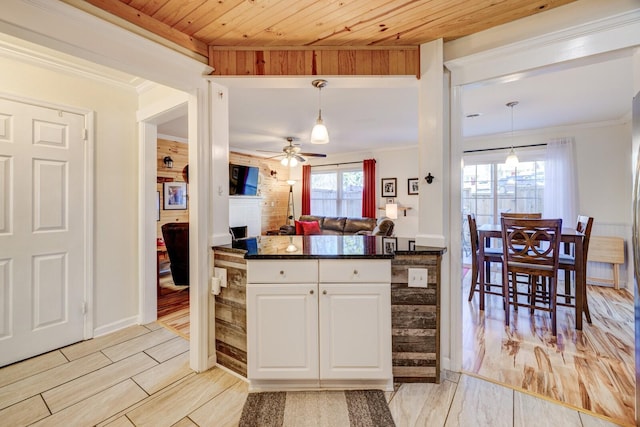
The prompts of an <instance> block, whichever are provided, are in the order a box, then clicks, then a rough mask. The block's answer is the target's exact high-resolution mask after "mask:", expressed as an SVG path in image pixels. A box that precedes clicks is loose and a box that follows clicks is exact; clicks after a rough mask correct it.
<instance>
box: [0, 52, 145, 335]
mask: <svg viewBox="0 0 640 427" xmlns="http://www.w3.org/2000/svg"><path fill="white" fill-rule="evenodd" d="M0 91H2V92H5V93H11V94H14V95H17V96H24V97H28V98H32V99H36V100H41V101H45V102H49V103H55V104H64V105H68V106H73V107H77V108H85V109H89V110H93V111H95V112H96V115H95V206H94V209H95V236H94V239H95V240H94V245H95V253H94V256H95V270H94V273H95V287H94V301H95V306H94V307H95V313H94V322H95V323H94V327H95V329H98V330H99V329H100V328H104V327H106V326H108V325H109V324H111V323H115V322H120V321H122V320H123V319H127V318H131V317H134V316H136V315H137V312H138V284H137V274H138V266H137V260H138V259H137V252H136V250H137V235H138V232H137V194H136V189H137V185H136V183H137V167H138V151H137V127H136V121H135V112H136V108H137V94H136V93H135V91H133V90H125V89H123V88H121V87H117V86H112V85H107V84H104V83H99V82H97V81H94V80H89V79H86V78H81V77H77V76H71V75H67V74H64V73H62V72H58V71H51V70H48V69H44V68H41V67H38V66H34V65H31V64H26V63H22V62H19V61H17V60H13V59H8V58H3V59H2V67H0Z"/></svg>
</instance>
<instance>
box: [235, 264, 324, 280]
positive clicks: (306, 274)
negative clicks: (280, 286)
mask: <svg viewBox="0 0 640 427" xmlns="http://www.w3.org/2000/svg"><path fill="white" fill-rule="evenodd" d="M317 282H318V261H317V260H300V261H285V260H277V259H272V260H248V261H247V283H317Z"/></svg>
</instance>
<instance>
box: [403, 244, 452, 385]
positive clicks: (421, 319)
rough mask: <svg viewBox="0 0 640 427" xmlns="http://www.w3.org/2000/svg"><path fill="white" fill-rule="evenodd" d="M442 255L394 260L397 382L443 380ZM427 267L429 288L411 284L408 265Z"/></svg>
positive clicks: (406, 257) (410, 256)
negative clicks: (441, 374) (441, 333)
mask: <svg viewBox="0 0 640 427" xmlns="http://www.w3.org/2000/svg"><path fill="white" fill-rule="evenodd" d="M441 259H442V257H441V256H440V255H429V254H420V253H417V254H415V255H396V256H395V257H394V259H392V260H391V328H392V337H391V340H392V344H391V346H392V352H393V356H392V360H393V380H394V382H435V383H439V382H440V287H441V283H440V262H441ZM409 268H426V269H428V276H427V283H428V286H427V288H410V287H409V286H408V281H409V280H408V269H409Z"/></svg>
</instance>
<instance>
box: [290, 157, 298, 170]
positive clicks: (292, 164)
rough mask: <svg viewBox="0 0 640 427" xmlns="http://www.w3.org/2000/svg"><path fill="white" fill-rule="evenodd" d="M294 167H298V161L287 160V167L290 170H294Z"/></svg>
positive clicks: (293, 158)
mask: <svg viewBox="0 0 640 427" xmlns="http://www.w3.org/2000/svg"><path fill="white" fill-rule="evenodd" d="M296 166H298V160H296V158H295V157H292V158H290V159H289V167H290V168H295V167H296Z"/></svg>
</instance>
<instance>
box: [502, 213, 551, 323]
mask: <svg viewBox="0 0 640 427" xmlns="http://www.w3.org/2000/svg"><path fill="white" fill-rule="evenodd" d="M501 224H502V249H503V267H502V286H503V295H504V300H505V307H506V308H507V309H506V311H505V324H506V325H507V326H509V318H510V310H509V306H510V305H513V306H514V307H515V308H517V307H518V306H520V307H528V308H529V309H530V311H531V313H532V314H533V312H534V310H543V311H548V312H549V313H550V315H551V331H552V333H553V335H554V336H555V335H557V315H556V294H557V278H558V260H559V255H560V236H561V234H560V233H561V230H562V219H520V218H502V219H501ZM519 274H520V275H526V276H528V283H527V284H526V292H521V291H520V290H519V289H518V285H517V275H519ZM510 279H511V282H510ZM540 279H548V280H540ZM509 283H512V284H513V285H511V286H512V288H513V289H512V292H509V286H510V285H509ZM539 283H543V284H548V290H547V295H548V297H547V296H545V295H543V296H542V298H541V297H540V296H538V295H536V293H537V288H538V284H539ZM523 294H524V295H525V296H526V297H527V298H526V300H525V301H521V299H520V298H519V297H520V296H522V295H523Z"/></svg>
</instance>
